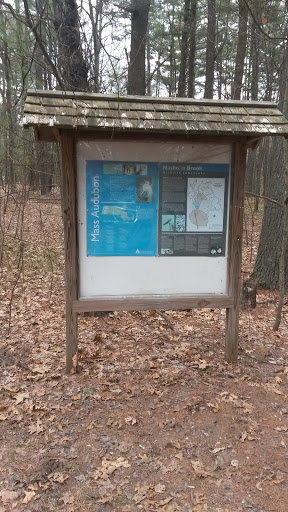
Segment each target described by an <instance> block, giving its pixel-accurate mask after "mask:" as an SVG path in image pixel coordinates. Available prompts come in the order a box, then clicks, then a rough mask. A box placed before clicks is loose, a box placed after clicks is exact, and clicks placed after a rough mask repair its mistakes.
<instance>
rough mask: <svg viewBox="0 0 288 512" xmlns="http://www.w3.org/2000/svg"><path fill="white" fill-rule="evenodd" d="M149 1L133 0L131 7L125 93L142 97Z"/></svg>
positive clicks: (144, 84) (144, 82) (144, 85)
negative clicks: (129, 44)
mask: <svg viewBox="0 0 288 512" xmlns="http://www.w3.org/2000/svg"><path fill="white" fill-rule="evenodd" d="M150 3H151V0H133V1H132V5H131V13H132V15H131V49H130V63H129V67H128V84H127V93H128V94H137V95H140V96H144V95H145V92H146V79H145V54H146V51H145V50H146V34H147V28H148V16H149V10H150Z"/></svg>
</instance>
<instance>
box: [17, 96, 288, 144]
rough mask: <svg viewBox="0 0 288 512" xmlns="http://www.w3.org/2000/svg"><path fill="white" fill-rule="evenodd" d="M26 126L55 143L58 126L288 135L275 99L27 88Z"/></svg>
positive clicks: (190, 133)
mask: <svg viewBox="0 0 288 512" xmlns="http://www.w3.org/2000/svg"><path fill="white" fill-rule="evenodd" d="M23 124H24V126H25V127H29V126H34V128H35V133H36V137H37V139H38V140H40V141H56V140H57V133H58V129H66V130H67V129H68V130H73V131H74V132H76V131H77V133H78V135H79V136H80V137H81V135H83V132H86V133H87V132H94V133H95V132H98V133H99V132H102V133H103V132H104V134H105V132H106V135H107V136H108V134H114V135H115V136H116V135H119V134H124V133H125V134H127V133H128V134H131V135H132V134H133V135H134V134H138V135H140V136H143V137H145V136H150V137H151V136H154V137H155V136H159V135H161V136H167V135H168V136H169V135H171V136H173V135H174V136H175V135H179V136H182V137H184V138H190V137H193V136H195V135H202V136H203V135H206V136H214V137H215V136H216V137H219V136H222V137H223V136H224V137H225V138H226V137H229V136H230V137H231V136H232V137H238V136H246V137H247V139H248V140H250V141H251V142H252V141H253V140H255V139H257V138H259V137H260V138H261V137H263V136H267V135H282V136H288V120H287V119H286V118H285V117H284V116H283V114H282V113H281V112H280V110H279V109H278V108H277V106H276V105H275V104H274V103H270V102H255V101H235V100H225V101H224V100H198V99H191V98H156V97H151V96H143V97H140V96H117V95H107V94H94V93H91V94H89V93H82V92H61V91H43V90H35V89H33V90H29V91H28V94H27V98H26V102H25V107H24V120H23Z"/></svg>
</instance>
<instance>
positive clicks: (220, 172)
mask: <svg viewBox="0 0 288 512" xmlns="http://www.w3.org/2000/svg"><path fill="white" fill-rule="evenodd" d="M228 177H229V165H227V164H197V163H196V164H195V163H190V164H187V163H185V164H184V163H178V164H175V163H165V164H162V163H160V164H157V163H151V162H145V163H143V162H102V161H94V160H88V161H87V164H86V194H87V256H157V255H158V256H224V255H225V245H226V220H227V194H228ZM158 181H159V188H160V191H159V199H158ZM158 212H159V215H158ZM157 245H158V247H157Z"/></svg>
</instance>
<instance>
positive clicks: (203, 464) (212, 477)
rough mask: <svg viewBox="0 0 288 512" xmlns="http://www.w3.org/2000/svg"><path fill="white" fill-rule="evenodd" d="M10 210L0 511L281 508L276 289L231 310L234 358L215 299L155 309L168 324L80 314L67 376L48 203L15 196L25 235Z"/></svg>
mask: <svg viewBox="0 0 288 512" xmlns="http://www.w3.org/2000/svg"><path fill="white" fill-rule="evenodd" d="M15 211H16V210H15ZM15 211H13V212H12V210H11V211H10V212H9V213H8V214H7V219H6V224H5V229H6V231H5V234H6V238H5V244H6V245H5V251H6V252H5V254H4V262H3V269H2V276H1V309H0V330H1V379H2V387H1V410H0V419H1V427H2V430H1V452H0V465H1V477H0V512H6V511H7V512H8V511H12V510H15V511H17V512H22V511H23V512H24V511H25V512H36V511H37V512H38V511H39V512H46V511H47V512H48V511H65V512H89V511H99V512H100V511H101V512H102V511H103V512H106V511H107V512H110V511H118V510H119V511H122V512H128V511H155V512H158V511H160V512H162V511H163V512H176V511H180V512H204V511H209V512H238V511H239V512H248V511H249V512H250V511H252V512H260V511H263V512H273V511H277V512H287V510H288V446H287V445H288V404H287V395H288V380H287V377H288V362H287V333H288V329H287V327H288V322H287V309H288V308H287V305H286V306H285V309H284V318H283V321H282V323H281V326H280V330H279V332H277V333H275V332H273V330H272V325H273V321H274V315H275V307H276V304H277V294H274V293H270V292H269V293H267V292H259V293H258V297H257V302H258V306H257V309H256V310H251V309H247V310H245V311H242V312H241V320H240V355H239V362H238V364H237V365H234V366H233V365H228V364H226V363H225V362H224V329H225V311H224V310H211V309H208V310H193V311H180V312H177V311H169V312H166V314H167V317H168V319H169V321H170V323H171V326H172V329H171V327H170V326H169V325H168V324H167V322H166V320H165V318H163V317H161V316H159V315H158V314H157V313H155V312H144V313H140V312H132V313H126V312H121V313H111V314H109V315H106V316H103V317H97V318H96V317H91V316H87V315H86V316H85V315H84V316H81V317H80V318H79V337H80V342H79V345H80V351H81V360H80V365H81V372H80V373H79V374H77V375H74V376H69V377H68V376H66V375H65V372H64V361H65V330H64V329H65V316H64V311H65V308H64V282H63V244H62V235H63V230H62V225H61V213H60V205H59V203H56V204H55V202H46V203H45V202H43V201H42V202H37V201H35V200H34V201H30V202H29V203H27V205H26V206H25V219H24V232H23V234H22V233H21V237H20V238H22V237H23V240H24V246H23V245H21V243H20V242H19V240H17V237H16V238H15V231H16V233H17V229H18V228H17V222H19V215H18V216H17V211H16V213H15ZM247 213H249V208H248V209H247ZM9 215H10V217H9ZM247 218H248V220H247V219H246V221H247V222H246V231H245V246H244V251H245V257H244V271H246V272H248V271H249V269H250V268H251V265H252V264H253V257H254V256H255V252H256V250H257V233H258V232H259V223H260V220H259V217H258V216H257V217H256V219H255V226H254V228H253V231H254V233H253V236H252V235H251V229H252V228H251V226H252V224H251V218H250V216H249V215H247ZM17 219H18V220H17ZM16 228H17V229H16ZM9 233H10V235H11V238H9V236H8V234H9ZM12 235H13V236H12ZM18 235H19V233H18ZM18 235H17V236H18ZM246 235H247V236H246ZM18 238H19V236H18ZM21 247H22V248H23V250H24V254H23V256H24V258H23V259H22V255H21V251H20V249H21ZM19 251H20V252H19ZM16 282H17V284H16V285H15V283H16ZM9 323H10V324H11V325H10V331H8V327H9Z"/></svg>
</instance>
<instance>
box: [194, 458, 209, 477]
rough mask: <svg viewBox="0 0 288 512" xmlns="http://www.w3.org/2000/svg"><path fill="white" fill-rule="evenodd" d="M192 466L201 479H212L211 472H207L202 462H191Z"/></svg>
mask: <svg viewBox="0 0 288 512" xmlns="http://www.w3.org/2000/svg"><path fill="white" fill-rule="evenodd" d="M191 465H192V467H193V469H194V471H195V473H196V475H197V476H198V477H199V478H206V477H207V476H209V477H212V476H213V475H212V473H211V472H210V471H206V470H205V469H204V466H203V464H202V462H200V460H191Z"/></svg>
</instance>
